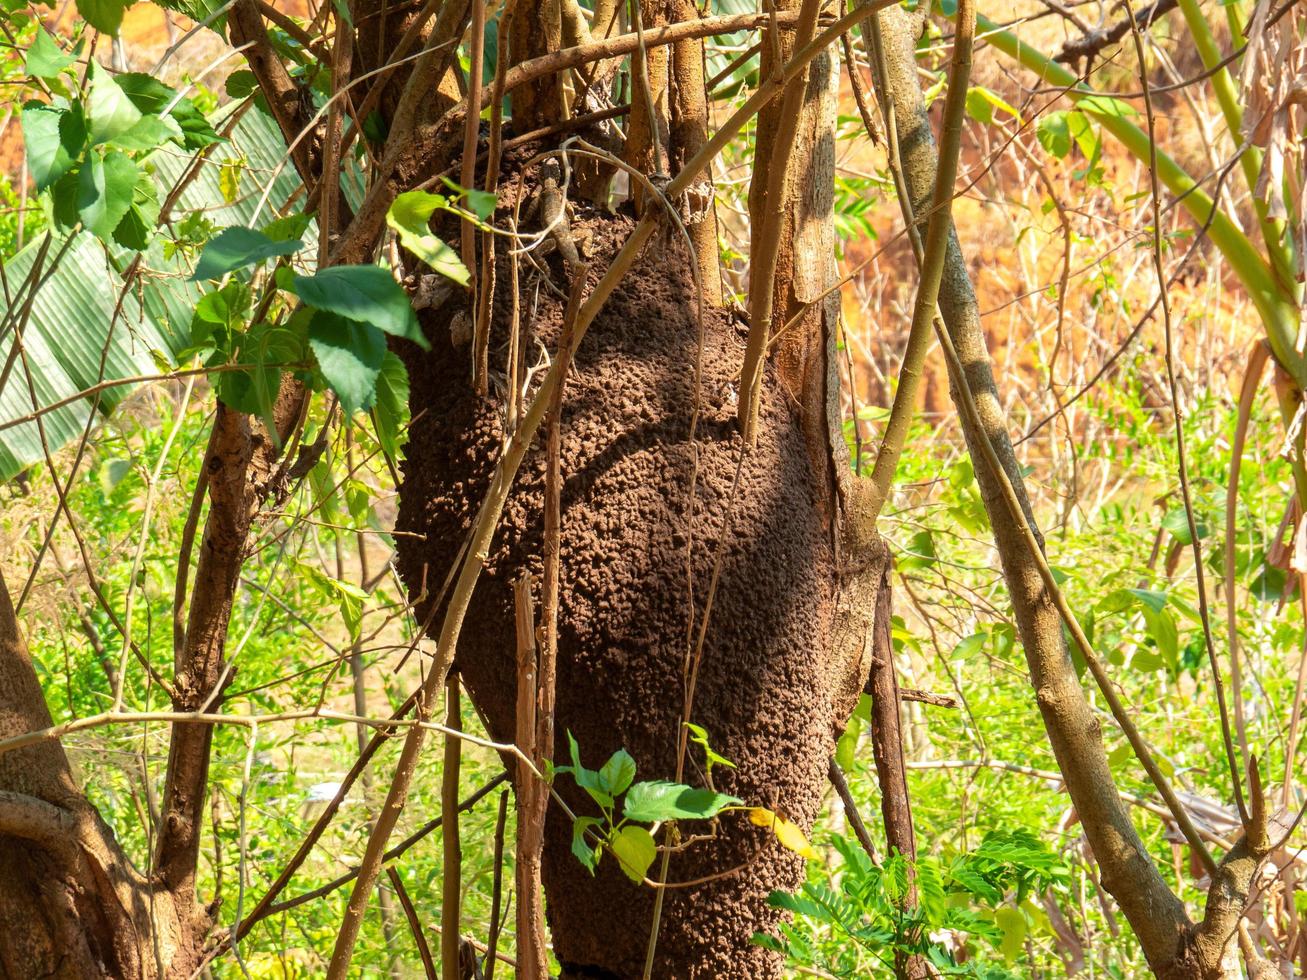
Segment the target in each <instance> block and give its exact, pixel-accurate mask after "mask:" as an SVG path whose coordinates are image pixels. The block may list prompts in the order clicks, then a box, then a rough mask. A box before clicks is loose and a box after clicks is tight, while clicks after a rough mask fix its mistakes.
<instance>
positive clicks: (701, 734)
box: [685, 721, 735, 772]
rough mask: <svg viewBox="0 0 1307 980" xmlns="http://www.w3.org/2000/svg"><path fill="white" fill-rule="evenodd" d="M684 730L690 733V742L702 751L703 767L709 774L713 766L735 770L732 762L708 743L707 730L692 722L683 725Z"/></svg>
mask: <svg viewBox="0 0 1307 980" xmlns="http://www.w3.org/2000/svg"><path fill="white" fill-rule="evenodd" d="M685 729H686V731H688V732H689V733H690V741H692V742H694V743H695V744H696V745H698V746H699V747H700V748H701V749H703V755H704V765H705V768H706V769H707V770H708V771H709V772H712V768H713V766H726V768H728V769H734V768H735V763H734V762H732V761H731V760H730V759H728V758H726V757H725V756H724V755H721V754H719V753H718V752H717V751H716V750H714V749H713V747H712V746H711V745H710V744H709V743H708V730H707V729H706V728H704V727H703V726H702V725H696V724H694V723H693V722H690V721H687V722H686V723H685Z"/></svg>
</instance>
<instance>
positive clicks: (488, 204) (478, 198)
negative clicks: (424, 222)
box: [433, 177, 497, 221]
mask: <svg viewBox="0 0 1307 980" xmlns="http://www.w3.org/2000/svg"><path fill="white" fill-rule="evenodd" d="M441 179H442V180H443V181H444V182H445V186H446V187H448V188H449V189H450V190H451V191H453V192H454V193H455V194H457V195H458V196H459V197H460V198H461V199H462V200H464V201H466V202H467V206H468V209H469V210H470V211H471V212H472V213H473V214H475V215H476V216H477V217H478V218H480V219H481V220H482V221H485V220H486V219H487V218H489V217H490V216H491V215H492V214H494V213H495V205H496V203H497V199H496V198H495V195H494V194H491V193H490V192H489V191H479V190H476V189H475V188H474V189H472V190H468V189H467V188H466V187H462V186H460V185H459V184H456V183H454V181H452V180H450V179H449V178H448V177H442V178H441ZM433 196H434V195H433ZM439 200H440V201H442V202H443V201H444V198H439Z"/></svg>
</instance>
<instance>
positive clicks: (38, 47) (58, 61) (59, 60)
mask: <svg viewBox="0 0 1307 980" xmlns="http://www.w3.org/2000/svg"><path fill="white" fill-rule="evenodd" d="M75 60H76V59H75V58H74V57H73V56H72V55H70V54H64V52H63V49H62V48H61V47H59V44H58V42H56V41H55V39H54V38H52V37H51V36H50V35H49V33H47V32H46V30H45V28H43V27H38V28H37V29H36V35H35V36H34V37H33V38H32V46H31V47H30V48H28V49H27V58H26V60H25V61H24V62H23V69H24V70H25V71H26V72H27V74H29V75H35V76H36V77H37V78H54V77H55V76H56V75H58V74H59V73H60V72H61V71H63V70H64V69H65V68H67V67H68V66H69V65H71V64H72V63H73V62H74V61H75Z"/></svg>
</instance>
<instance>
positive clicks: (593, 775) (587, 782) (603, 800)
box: [557, 731, 614, 810]
mask: <svg viewBox="0 0 1307 980" xmlns="http://www.w3.org/2000/svg"><path fill="white" fill-rule="evenodd" d="M567 745H568V750H569V751H570V752H571V755H572V765H571V768H570V770H568V771H570V772H571V774H572V778H573V779H575V780H576V785H578V786H580V787H581V788H582V789H583V790H585V791H586V792H587V793H589V794H590V798H591V799H592V800H594V801H595V802H596V803H598V804H599V805H600V806H601V807H603V808H604V809H605V810H609V809H611V808H612V806H613V802H614V800H613V794H612V793H610V792H608V789H607V787H606V784H605V783H604V781H603V780H602V779H601V778H600V776H599V773H598V772H596V771H595V770H593V769H587V768H586V767H585V766H583V765H582V764H581V747H580V746H579V745H577V744H576V737H575V736H574V735H573V734H572V733H571V732H570V731H569V732H568V733H567ZM557 771H558V772H562V771H563V770H562V769H559V770H557Z"/></svg>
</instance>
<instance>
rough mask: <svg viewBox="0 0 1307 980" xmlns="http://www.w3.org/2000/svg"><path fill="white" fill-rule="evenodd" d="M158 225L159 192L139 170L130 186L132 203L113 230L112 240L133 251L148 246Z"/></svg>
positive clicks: (141, 249)
mask: <svg viewBox="0 0 1307 980" xmlns="http://www.w3.org/2000/svg"><path fill="white" fill-rule="evenodd" d="M158 227H159V192H158V189H157V188H156V186H155V183H154V179H153V178H152V177H151V176H150V175H149V174H147V173H145V172H144V171H139V172H138V174H137V177H136V185H135V186H134V187H133V188H132V204H131V207H129V208H128V209H127V213H126V214H125V215H123V219H122V221H120V222H118V227H117V228H115V229H114V230H113V240H114V241H116V242H117V243H118V244H119V245H122V246H123V247H125V248H130V249H131V250H132V251H134V252H143V251H145V250H146V249H147V248H149V247H150V242H152V241H153V240H154V236H155V233H156V232H157V231H158Z"/></svg>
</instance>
